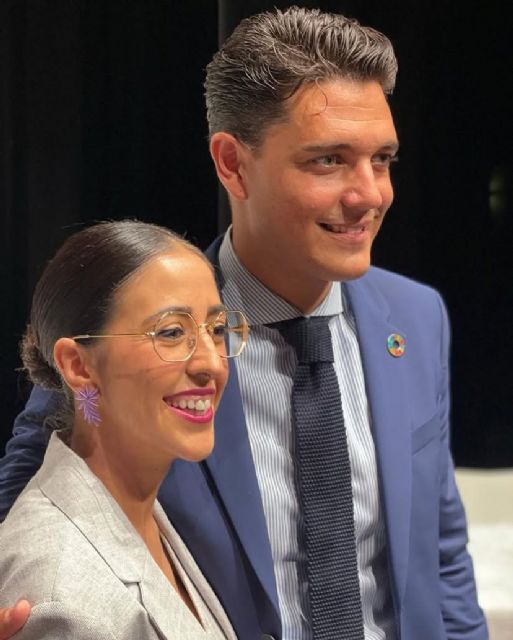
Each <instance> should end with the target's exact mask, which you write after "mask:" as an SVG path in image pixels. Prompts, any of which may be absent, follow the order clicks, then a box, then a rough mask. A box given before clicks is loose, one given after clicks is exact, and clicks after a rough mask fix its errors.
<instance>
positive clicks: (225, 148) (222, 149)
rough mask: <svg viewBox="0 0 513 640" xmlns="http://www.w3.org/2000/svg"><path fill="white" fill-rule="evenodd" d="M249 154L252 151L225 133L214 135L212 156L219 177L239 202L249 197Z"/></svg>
mask: <svg viewBox="0 0 513 640" xmlns="http://www.w3.org/2000/svg"><path fill="white" fill-rule="evenodd" d="M249 153H251V151H250V150H249V149H248V148H247V147H246V146H245V145H243V144H242V143H240V142H239V141H238V140H237V138H235V136H232V135H231V134H230V133H226V132H225V131H219V132H218V133H214V135H213V136H212V138H211V139H210V155H211V156H212V159H213V161H214V164H215V166H216V172H217V177H218V178H219V180H220V181H221V184H222V185H223V186H224V188H225V189H226V191H228V194H229V195H231V196H233V197H234V198H236V199H237V200H245V199H246V198H247V196H248V194H247V185H246V184H245V180H244V166H245V160H246V158H247V156H248V154H249Z"/></svg>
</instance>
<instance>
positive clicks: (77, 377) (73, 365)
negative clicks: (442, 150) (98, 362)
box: [53, 338, 97, 391]
mask: <svg viewBox="0 0 513 640" xmlns="http://www.w3.org/2000/svg"><path fill="white" fill-rule="evenodd" d="M53 358H54V360H55V364H56V365H57V367H58V369H59V371H60V373H61V375H62V377H63V378H64V380H65V382H66V384H67V385H68V387H70V388H71V389H72V390H73V391H77V390H78V389H83V388H84V387H85V386H87V385H94V386H97V384H96V380H95V376H94V369H93V367H92V363H91V362H90V360H91V358H89V357H88V354H87V350H86V349H85V348H84V347H82V346H81V345H79V344H78V343H77V342H75V341H74V340H72V339H71V338H59V340H57V342H56V343H55V345H54V347H53Z"/></svg>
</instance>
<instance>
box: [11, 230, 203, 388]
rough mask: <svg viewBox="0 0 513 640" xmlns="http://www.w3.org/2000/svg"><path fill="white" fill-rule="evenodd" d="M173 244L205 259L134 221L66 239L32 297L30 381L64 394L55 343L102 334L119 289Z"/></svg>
mask: <svg viewBox="0 0 513 640" xmlns="http://www.w3.org/2000/svg"><path fill="white" fill-rule="evenodd" d="M177 244H179V245H182V246H184V247H186V248H187V249H189V250H190V251H193V252H194V253H197V254H198V255H200V256H202V257H203V258H204V256H203V254H202V253H201V251H200V250H199V249H197V248H196V247H194V246H193V245H191V244H189V243H188V242H187V241H185V240H184V239H183V238H181V237H180V236H178V235H176V234H175V233H173V232H172V231H169V230H168V229H164V228H163V227H158V226H156V225H154V224H148V223H145V222H137V221H134V220H123V221H119V222H101V223H99V224H95V225H94V226H91V227H88V228H86V229H83V230H81V231H79V232H77V233H75V234H73V235H72V236H70V237H69V238H68V239H67V240H66V241H65V242H64V244H63V245H62V247H61V248H60V249H59V250H58V251H57V253H56V255H55V256H54V257H53V258H52V260H50V262H49V263H48V264H47V266H46V268H45V270H44V272H43V274H42V276H41V278H40V279H39V282H38V283H37V285H36V288H35V291H34V296H33V298H32V310H31V314H30V324H29V325H28V327H27V331H26V333H25V336H24V338H23V340H22V344H21V356H22V361H23V365H24V368H25V369H26V371H27V372H28V374H29V377H30V379H31V380H32V381H33V382H35V383H37V384H39V385H41V386H43V387H45V388H47V389H59V390H61V391H64V390H65V386H64V385H63V382H62V379H61V377H60V375H59V372H58V370H57V368H56V366H55V362H54V359H53V347H54V344H55V342H56V341H57V340H58V339H59V338H61V337H64V336H75V335H80V334H84V333H98V332H101V330H102V329H103V328H104V326H105V324H106V323H107V322H108V320H109V315H110V313H111V311H112V306H113V301H114V295H115V293H116V291H117V290H118V289H119V287H120V286H121V285H122V284H123V283H124V282H125V281H126V280H127V279H128V278H129V277H130V276H131V275H133V274H134V273H135V272H136V271H138V269H140V268H141V267H142V266H143V265H144V264H146V263H147V262H148V261H149V260H151V259H152V258H154V257H156V256H157V255H159V254H161V253H163V252H166V251H169V250H170V249H172V248H173V246H176V245H177ZM204 259H205V260H206V258H204Z"/></svg>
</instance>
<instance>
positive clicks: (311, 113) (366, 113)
mask: <svg viewBox="0 0 513 640" xmlns="http://www.w3.org/2000/svg"><path fill="white" fill-rule="evenodd" d="M287 111H288V113H289V120H290V121H296V122H297V123H299V122H300V121H301V120H304V119H310V118H316V117H322V118H323V119H331V118H334V119H348V120H355V121H364V122H365V121H370V120H373V121H374V120H390V118H391V114H390V107H389V106H388V102H387V100H386V97H385V94H384V92H383V89H382V88H381V86H380V85H379V83H378V82H375V81H366V82H358V81H354V80H346V79H336V80H332V81H324V82H322V83H318V84H309V85H307V86H304V87H301V88H300V89H299V90H298V91H297V92H296V93H295V94H294V96H292V97H291V98H290V99H289V101H288V104H287Z"/></svg>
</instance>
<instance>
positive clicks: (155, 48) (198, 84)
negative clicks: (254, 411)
mask: <svg viewBox="0 0 513 640" xmlns="http://www.w3.org/2000/svg"><path fill="white" fill-rule="evenodd" d="M286 4H287V3H284V2H264V1H256V0H246V2H240V1H239V0H220V1H219V6H217V5H216V3H215V2H214V1H213V0H191V1H189V2H174V1H172V0H109V1H108V2H93V1H91V0H3V3H2V4H1V5H0V231H1V236H0V251H1V254H0V255H1V261H0V282H1V290H0V295H1V297H0V300H1V309H2V313H1V316H0V317H1V324H0V330H1V331H0V410H1V423H0V449H1V446H2V443H3V442H4V441H6V440H7V438H8V436H9V433H10V431H11V427H12V420H13V418H14V416H15V415H16V413H17V411H18V410H19V409H20V408H21V407H22V406H23V404H24V401H25V397H26V393H27V390H28V385H27V383H26V382H24V381H23V378H22V377H20V376H19V374H17V373H16V372H15V368H16V367H17V366H19V362H18V357H17V342H18V341H19V338H20V335H21V332H22V330H23V325H24V322H25V320H26V317H27V312H28V305H29V300H30V295H31V291H32V287H33V285H34V283H35V281H36V279H37V277H38V275H39V273H40V272H41V268H42V266H43V265H44V262H45V260H46V259H47V258H48V257H49V256H50V255H51V253H52V252H53V251H54V250H55V248H56V247H57V246H58V245H59V244H60V242H61V241H62V239H63V238H64V237H65V236H66V235H67V234H68V233H70V232H71V231H72V230H74V229H76V228H77V226H78V225H80V224H83V223H84V222H87V221H89V220H99V219H105V218H114V219H116V218H121V217H126V216H137V217H139V218H142V219H145V220H150V221H154V222H157V223H161V224H167V225H169V226H170V227H172V228H173V229H175V230H177V231H179V232H187V235H188V237H189V238H190V239H192V240H193V241H195V242H197V243H198V244H199V245H200V246H201V247H205V246H207V244H208V243H209V242H210V241H211V240H212V239H213V238H214V236H215V235H216V233H217V230H218V228H222V226H223V224H224V223H225V220H226V211H225V209H224V207H225V203H224V201H223V198H220V208H218V190H217V183H216V180H215V176H214V172H213V169H212V167H211V163H210V159H209V157H208V151H207V144H206V133H207V132H206V125H205V118H204V107H203V98H202V79H203V68H204V66H205V65H206V64H207V62H208V61H209V59H210V57H211V55H212V53H213V52H214V51H215V49H216V48H217V42H218V35H219V36H220V37H221V38H222V37H224V36H225V35H226V34H227V33H229V32H230V31H231V29H232V27H233V26H234V25H235V24H236V23H237V22H238V20H239V19H240V18H241V17H243V16H245V15H249V14H251V13H253V12H255V11H258V10H260V9H262V8H270V7H272V6H274V5H277V6H281V7H283V6H286ZM298 4H304V5H307V6H314V5H313V4H312V3H308V2H298ZM317 4H318V6H320V7H321V8H323V9H326V10H335V11H341V12H344V13H346V14H348V15H351V16H353V17H356V18H358V19H360V20H361V21H362V22H364V23H366V24H371V25H372V26H375V27H376V28H378V29H381V30H383V31H384V32H385V33H387V34H388V35H389V36H390V37H391V38H392V40H393V42H394V44H395V46H396V50H397V53H398V57H399V63H400V74H399V78H398V88H397V90H396V93H395V94H394V96H393V99H392V105H393V109H394V112H395V116H396V121H397V125H398V130H399V134H400V137H401V144H402V146H401V153H400V155H401V161H400V163H399V166H398V167H394V173H395V176H394V183H395V186H396V201H395V203H394V205H393V207H392V209H391V211H390V213H389V214H388V219H387V221H386V223H385V226H384V228H383V230H382V231H381V235H380V238H379V240H378V242H377V245H376V250H375V262H376V263H378V264H380V265H382V266H385V267H388V268H391V269H394V270H398V271H401V272H402V273H405V274H407V275H410V276H412V277H415V278H418V279H421V280H423V281H426V282H428V283H430V284H432V285H434V286H435V287H437V288H438V289H439V290H440V291H441V292H442V294H443V295H444V297H445V299H446V301H447V304H448V307H449V311H450V314H451V319H452V324H453V360H452V374H453V396H454V403H453V404H454V408H453V448H454V452H455V457H456V460H457V462H458V463H459V464H462V465H469V466H501V465H513V406H512V402H511V399H510V396H511V392H510V387H511V376H510V374H509V365H510V362H511V360H512V356H513V348H512V347H513V338H512V331H511V328H510V325H511V322H510V315H511V310H512V309H513V284H512V276H513V255H512V254H513V252H512V250H511V246H512V240H513V230H512V227H513V223H512V214H513V205H512V184H513V164H512V160H511V150H510V147H511V145H512V142H513V135H512V134H513V125H512V115H511V114H512V113H513V90H512V83H511V81H510V76H511V69H512V68H513V33H512V31H513V30H512V28H511V25H510V23H508V20H507V19H506V18H505V16H502V15H501V13H500V11H499V8H498V6H495V7H494V6H492V5H490V6H487V7H486V10H484V9H482V8H480V7H479V6H478V4H477V3H476V5H475V6H474V5H473V4H472V3H470V2H468V1H467V2H463V1H462V0H455V1H454V2H452V3H445V2H443V3H442V2H435V1H432V2H429V3H428V2H427V1H421V0H411V1H410V2H386V3H383V2H382V1H378V0H369V1H367V2H362V1H360V2H358V1H356V0H340V1H339V2H333V1H325V2H318V3H317ZM496 4H497V5H498V4H499V3H496ZM480 6H483V5H482V4H481V3H480Z"/></svg>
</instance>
